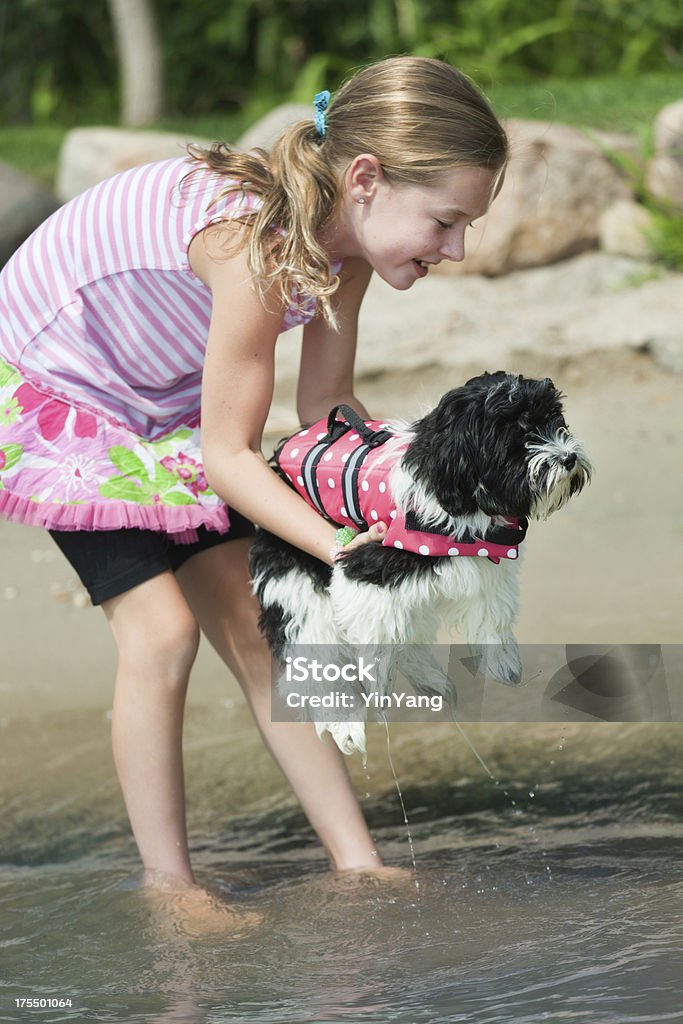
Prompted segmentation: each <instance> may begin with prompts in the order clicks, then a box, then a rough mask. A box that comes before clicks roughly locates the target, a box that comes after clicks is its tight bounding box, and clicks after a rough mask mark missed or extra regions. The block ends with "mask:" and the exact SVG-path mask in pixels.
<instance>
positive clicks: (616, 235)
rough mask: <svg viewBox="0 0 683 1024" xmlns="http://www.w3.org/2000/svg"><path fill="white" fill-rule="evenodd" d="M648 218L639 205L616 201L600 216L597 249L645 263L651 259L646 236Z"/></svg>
mask: <svg viewBox="0 0 683 1024" xmlns="http://www.w3.org/2000/svg"><path fill="white" fill-rule="evenodd" d="M652 226H653V224H652V216H651V214H650V213H649V212H648V211H647V210H646V209H645V207H644V206H641V205H640V204H639V203H635V202H633V201H632V200H630V199H618V200H617V201H616V203H613V204H612V206H610V207H608V208H607V209H606V210H604V211H603V212H602V214H601V215H600V223H599V232H600V248H601V249H603V250H604V251H605V252H611V253H615V254H616V255H619V256H632V257H633V258H634V259H641V260H647V259H652V258H653V257H654V251H653V249H652V246H651V245H650V243H649V241H648V238H647V233H648V231H650V230H651V229H652Z"/></svg>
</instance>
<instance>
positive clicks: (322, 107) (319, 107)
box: [313, 89, 330, 139]
mask: <svg viewBox="0 0 683 1024" xmlns="http://www.w3.org/2000/svg"><path fill="white" fill-rule="evenodd" d="M329 105H330V92H329V89H323V91H322V92H318V93H316V94H315V97H314V99H313V106H314V107H315V130H316V131H317V133H318V135H319V136H320V138H321V139H324V138H325V136H326V135H327V118H326V117H325V111H326V110H327V108H328V106H329Z"/></svg>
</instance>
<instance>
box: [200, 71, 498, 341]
mask: <svg viewBox="0 0 683 1024" xmlns="http://www.w3.org/2000/svg"><path fill="white" fill-rule="evenodd" d="M189 151H190V155H191V156H192V157H193V158H194V159H195V161H197V162H198V163H201V164H203V165H205V166H208V167H209V168H211V169H212V170H215V171H218V172H220V173H221V174H223V175H224V176H225V177H226V179H227V183H226V187H225V188H224V189H223V190H222V191H221V192H220V193H219V195H218V196H215V197H214V198H213V200H212V203H213V202H215V201H216V200H217V199H218V198H221V197H223V196H225V195H228V194H230V193H233V192H243V191H247V192H250V193H253V194H254V195H256V196H257V197H258V198H259V199H260V200H261V203H260V206H259V208H258V209H257V210H255V211H253V212H250V213H248V214H245V215H244V216H243V217H242V218H241V220H242V221H243V223H245V224H247V225H248V230H247V231H245V232H244V233H242V235H241V237H240V239H239V240H238V242H237V245H238V247H239V248H242V247H244V248H246V250H247V259H248V264H249V268H250V270H251V273H252V275H253V280H254V285H255V287H256V289H257V291H258V292H259V294H260V295H262V296H263V295H264V294H265V293H266V291H267V290H269V288H270V287H271V286H272V284H273V282H276V283H277V293H278V295H279V297H280V299H281V300H282V302H283V303H284V304H285V305H287V306H291V307H294V308H296V309H301V308H302V307H303V306H304V304H306V302H307V300H308V299H309V298H310V297H313V298H315V299H316V300H317V301H318V304H319V309H320V312H321V313H322V315H323V317H324V318H325V320H326V322H327V323H328V324H330V325H331V326H333V327H336V326H337V325H336V319H335V314H334V309H333V307H332V303H331V301H330V299H331V297H332V295H333V294H334V292H335V291H336V289H337V287H338V285H339V279H338V277H337V276H336V275H335V274H333V273H332V272H331V269H330V263H329V259H328V256H327V255H326V253H325V251H324V249H323V248H322V246H321V244H320V241H319V236H320V233H321V231H322V230H323V229H324V228H325V227H326V226H327V225H328V224H329V222H330V221H331V220H332V219H333V218H334V216H335V214H336V213H337V211H338V209H339V205H340V200H341V194H342V189H343V176H344V171H345V169H346V168H347V167H348V166H349V164H350V163H351V161H352V160H353V159H354V157H355V156H357V155H358V154H359V153H371V154H374V155H375V156H376V157H377V159H378V160H379V162H380V164H381V165H382V169H383V171H384V175H385V177H386V180H387V181H388V182H389V183H390V184H394V185H401V184H425V185H427V184H430V183H431V182H433V181H435V180H436V179H437V178H438V177H439V176H440V175H442V174H443V173H444V172H447V171H448V170H451V169H453V168H455V167H458V166H461V167H462V166H475V167H486V168H487V169H489V170H492V171H494V172H495V173H496V175H497V177H498V178H500V176H501V175H502V173H503V172H504V169H505V165H506V162H507V158H508V146H507V139H506V136H505V132H504V130H503V128H502V126H501V125H500V123H499V122H498V120H497V118H496V116H495V114H494V113H493V111H492V110H491V108H490V106H489V104H488V103H487V101H486V100H485V99H484V97H483V96H482V95H481V93H480V92H479V91H478V89H477V88H476V86H475V85H474V84H473V83H472V82H471V81H470V80H469V79H468V78H467V77H466V76H465V75H463V74H462V73H461V72H460V71H458V70H457V69H456V68H453V67H451V65H449V64H446V63H444V62H443V61H439V60H433V59H431V58H427V57H393V58H389V59H388V60H385V61H380V62H379V63H376V64H372V65H370V66H369V67H367V68H365V69H363V70H362V71H359V72H358V73H357V74H356V75H354V76H353V78H351V79H349V80H348V81H347V82H346V83H345V84H344V85H343V86H342V87H341V89H340V90H339V92H338V93H337V95H336V97H335V98H334V101H333V103H332V105H331V107H330V108H329V110H327V112H326V131H325V134H324V136H321V135H320V134H319V133H318V131H317V130H316V127H315V124H314V120H313V113H311V120H310V121H296V122H295V123H294V124H291V125H289V127H287V128H286V129H285V130H284V132H283V133H282V134H281V135H280V136H279V138H278V139H277V140H276V142H275V143H274V145H273V148H272V150H271V152H270V153H269V154H268V153H265V152H264V151H263V150H251V151H250V152H248V153H240V152H237V151H235V150H232V149H231V148H230V147H228V146H226V145H225V144H223V143H217V144H215V145H214V146H211V147H210V148H208V149H203V148H201V147H198V146H191V147H189ZM274 229H276V230H274Z"/></svg>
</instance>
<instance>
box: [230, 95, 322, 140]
mask: <svg viewBox="0 0 683 1024" xmlns="http://www.w3.org/2000/svg"><path fill="white" fill-rule="evenodd" d="M313 113H314V111H313V104H312V103H310V104H306V103H282V104H281V105H280V106H279V107H275V108H274V109H273V110H270V111H269V112H268V113H267V114H266V115H265V116H264V117H262V118H261V119H260V120H259V121H256V123H255V124H253V125H252V126H251V128H249V129H248V130H247V131H246V132H245V133H244V135H243V136H242V137H241V138H240V139H239V140H238V142H237V147H238V149H255V148H257V147H260V148H261V149H265V150H269V149H270V147H271V146H272V145H273V143H274V142H275V140H276V138H277V137H278V135H280V133H281V132H283V131H284V129H285V128H286V127H287V126H288V125H290V124H292V122H293V121H312V120H313Z"/></svg>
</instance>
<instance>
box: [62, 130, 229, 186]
mask: <svg viewBox="0 0 683 1024" xmlns="http://www.w3.org/2000/svg"><path fill="white" fill-rule="evenodd" d="M212 141H213V140H209V139H200V138H196V137H192V136H190V135H179V134H174V133H171V132H148V131H131V130H130V129H127V128H74V129H72V131H70V132H69V133H68V134H67V136H66V138H65V139H64V143H63V145H62V149H61V152H60V154H59V166H58V170H57V184H56V191H57V196H58V198H59V199H60V200H61V201H62V202H66V201H67V200H68V199H73V197H74V196H76V195H78V194H79V193H81V192H84V191H85V189H87V188H90V186H91V185H96V184H97V182H98V181H103V180H104V179H105V178H109V177H111V176H112V174H117V173H118V172H119V171H126V170H128V169H129V168H130V167H137V166H139V165H140V164H146V163H151V162H152V161H154V160H165V159H166V158H167V157H173V156H183V154H184V153H185V151H186V148H187V145H188V143H189V142H198V143H200V144H201V145H208V144H210V142H212Z"/></svg>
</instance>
